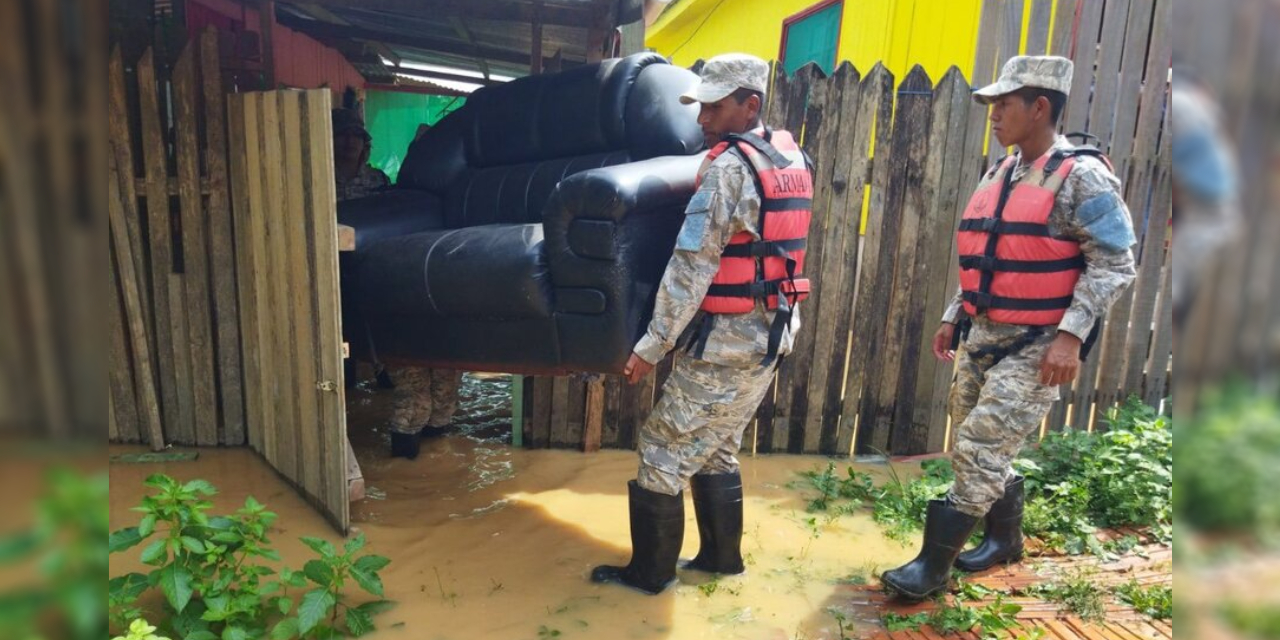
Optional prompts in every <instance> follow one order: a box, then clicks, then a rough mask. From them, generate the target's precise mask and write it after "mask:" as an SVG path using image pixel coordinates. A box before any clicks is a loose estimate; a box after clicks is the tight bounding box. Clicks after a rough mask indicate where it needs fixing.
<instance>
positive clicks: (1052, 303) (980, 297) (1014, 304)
mask: <svg viewBox="0 0 1280 640" xmlns="http://www.w3.org/2000/svg"><path fill="white" fill-rule="evenodd" d="M1074 299H1075V296H1062V297H1061V298H1006V297H1004V296H993V295H991V294H989V293H980V292H977V291H965V292H964V301H965V302H968V303H969V304H972V305H973V306H974V307H977V309H978V311H983V310H986V309H1007V310H1009V311H1055V310H1057V309H1066V308H1068V307H1070V306H1071V301H1072V300H1074Z"/></svg>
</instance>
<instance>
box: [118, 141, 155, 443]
mask: <svg viewBox="0 0 1280 640" xmlns="http://www.w3.org/2000/svg"><path fill="white" fill-rule="evenodd" d="M107 161H108V164H109V166H108V169H109V171H110V181H109V182H108V183H107V190H108V193H107V209H108V211H109V214H110V224H109V225H108V226H109V227H110V234H111V246H112V247H113V248H114V249H115V252H116V257H117V260H116V269H118V270H119V273H120V279H119V282H120V291H121V294H122V296H123V298H124V317H125V324H126V325H127V326H128V331H129V345H130V347H131V355H132V356H133V358H132V360H133V366H134V371H135V375H134V381H135V391H136V392H137V406H138V410H139V411H140V412H141V413H140V415H139V419H140V420H141V427H140V433H141V434H142V435H145V436H146V438H147V443H148V444H150V445H151V449H152V450H153V451H160V450H162V449H164V447H165V439H164V431H163V427H162V426H161V419H160V400H159V395H158V394H157V393H156V387H155V383H154V382H153V381H154V380H155V372H154V371H153V370H152V367H151V362H152V360H151V341H150V340H149V339H148V338H147V324H146V318H145V316H144V315H143V313H142V295H141V293H140V291H141V289H142V287H141V279H140V278H139V276H140V275H141V274H139V273H138V272H137V270H136V269H135V268H134V265H135V263H134V261H133V255H132V253H133V247H132V246H131V245H130V244H129V237H128V232H127V231H126V230H125V229H126V226H125V212H124V205H123V203H122V201H121V196H122V194H121V186H120V185H121V182H122V180H128V178H129V176H128V174H127V173H126V174H125V175H124V176H123V178H122V177H121V175H120V174H119V173H118V172H117V170H116V158H115V156H114V155H111V156H107Z"/></svg>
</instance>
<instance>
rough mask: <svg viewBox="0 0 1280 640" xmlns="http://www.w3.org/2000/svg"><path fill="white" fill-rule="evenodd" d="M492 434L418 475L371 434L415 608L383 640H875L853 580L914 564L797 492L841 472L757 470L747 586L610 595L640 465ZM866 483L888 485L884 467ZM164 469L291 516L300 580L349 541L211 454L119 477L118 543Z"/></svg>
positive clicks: (870, 613)
mask: <svg viewBox="0 0 1280 640" xmlns="http://www.w3.org/2000/svg"><path fill="white" fill-rule="evenodd" d="M361 393H366V395H370V396H372V395H375V394H373V393H372V392H361V391H355V392H353V395H354V396H355V398H354V402H353V403H352V405H353V408H352V416H353V423H359V422H363V421H364V418H367V417H368V416H369V415H373V414H380V413H381V412H382V411H384V409H383V408H379V407H380V405H383V404H384V403H382V402H380V401H377V400H376V399H375V400H370V401H369V402H367V403H362V397H361V396H360V395H359V394H361ZM365 399H368V398H365ZM362 416H363V417H362ZM481 422H484V421H479V422H477V423H476V424H475V425H472V426H473V427H475V428H471V429H468V431H469V432H470V433H471V435H464V434H455V435H452V436H448V437H444V438H438V439H433V440H424V441H423V452H422V455H421V456H420V457H419V458H418V459H417V460H414V461H406V460H391V459H388V458H387V457H386V456H385V448H384V447H385V445H384V444H383V443H382V435H381V434H380V433H379V432H376V431H371V430H367V429H366V430H364V431H357V430H356V428H354V427H353V440H354V441H355V442H356V449H357V455H358V457H359V459H360V462H361V466H362V468H363V471H364V476H365V479H366V482H367V483H368V485H369V493H370V495H371V497H370V498H369V499H366V500H364V501H361V502H358V503H355V504H353V505H352V522H353V526H354V527H355V529H356V530H358V531H362V532H364V533H365V534H366V536H367V537H368V540H369V544H368V547H367V549H368V551H369V552H372V553H378V554H381V555H385V556H387V557H389V558H391V564H390V566H388V567H387V568H386V569H384V570H383V572H382V573H383V580H384V582H385V584H386V592H387V597H388V598H389V599H392V600H395V601H397V602H398V606H397V607H396V608H395V609H393V610H392V611H390V612H388V613H386V614H383V615H382V616H380V617H379V618H378V620H377V622H378V625H379V631H378V632H376V634H375V635H374V636H372V637H373V638H376V639H379V640H381V639H389V638H414V639H424V640H446V639H448V640H453V639H467V640H472V639H485V640H488V639H494V640H538V639H540V638H546V637H558V638H566V639H569V638H593V639H596V638H598V639H602V640H605V639H607V640H613V639H629V638H675V639H680V640H686V639H688V640H692V639H697V638H708V639H712V638H714V639H717V640H718V639H738V638H741V639H768V640H775V639H776V640H781V639H784V638H786V639H796V638H804V639H808V640H818V639H827V638H840V637H841V635H840V629H839V626H838V624H837V622H836V614H837V613H838V614H839V615H841V616H843V617H845V618H846V619H848V620H849V621H850V622H848V623H846V627H845V633H846V634H847V635H848V637H861V636H866V635H868V634H869V633H870V632H871V631H873V630H874V625H875V618H876V615H877V613H876V612H875V611H874V610H873V608H870V607H867V606H865V599H866V592H865V590H861V589H856V588H854V587H851V586H847V585H844V584H842V583H840V580H841V579H843V578H847V577H849V576H850V575H853V574H861V575H865V576H873V575H875V574H876V573H877V572H878V570H880V569H883V568H888V567H891V566H895V565H897V564H899V563H901V562H903V561H906V560H908V559H910V557H911V556H912V555H913V554H914V549H910V548H906V547H903V546H902V545H900V544H898V543H896V542H893V541H889V540H887V539H885V538H884V537H883V535H882V534H881V532H880V530H879V528H878V526H877V525H875V524H874V523H872V522H871V520H870V518H869V517H868V516H867V515H865V514H859V515H854V516H842V517H829V516H826V515H824V514H818V515H817V516H816V518H815V516H814V515H813V514H809V513H806V512H805V506H806V498H805V496H806V495H807V493H806V492H804V491H802V490H800V489H797V488H788V487H787V485H788V483H791V482H792V481H794V480H795V479H796V473H797V472H798V471H804V470H810V469H815V468H819V467H823V468H825V464H826V461H825V460H823V459H821V458H816V457H801V456H767V457H758V458H746V459H744V460H743V465H742V467H743V468H742V471H743V482H744V485H745V488H746V494H747V498H746V502H745V520H746V523H747V525H746V534H745V536H744V540H743V551H744V554H745V555H746V561H747V573H746V574H745V575H743V576H735V577H727V578H724V579H721V580H720V581H719V582H718V583H717V584H714V585H712V584H707V583H708V581H709V580H710V579H711V578H710V577H709V576H707V575H706V574H700V573H696V572H689V573H686V574H684V575H682V576H681V580H682V582H681V583H680V584H679V585H677V586H676V587H675V588H673V589H671V590H668V591H667V592H666V593H663V594H661V595H659V596H655V597H650V596H645V595H641V594H638V593H635V592H632V591H630V590H627V589H624V588H620V587H616V586H601V585H595V584H592V583H590V582H589V581H588V580H587V575H588V574H589V573H590V571H591V568H592V567H593V566H595V565H597V564H601V563H625V562H626V560H627V558H628V557H629V553H630V539H629V533H628V531H629V529H628V519H627V499H626V483H627V481H628V480H629V479H631V478H633V477H634V476H635V470H636V457H635V454H634V453H632V452H625V451H606V452H601V453H597V454H589V455H588V454H582V453H576V452H564V451H528V450H516V449H512V448H511V447H509V446H508V445H507V444H505V443H504V442H503V440H505V439H506V438H507V437H508V435H509V434H506V433H502V432H501V431H500V430H498V429H496V427H495V425H493V424H480V423H481ZM117 450H124V449H123V448H120V449H117ZM843 467H844V464H843V463H841V464H840V469H843ZM862 470H866V471H870V472H872V473H873V474H876V475H877V480H878V481H879V480H882V474H883V472H884V468H883V467H874V466H872V467H863V468H862ZM155 472H164V473H168V474H170V475H173V476H175V477H178V478H181V479H189V478H195V477H201V478H205V479H207V480H209V481H210V482H212V483H214V485H215V486H217V487H218V488H219V489H220V490H221V495H219V496H218V497H217V499H216V500H215V503H216V505H217V506H216V511H219V512H221V511H229V510H232V509H234V508H235V507H237V506H239V505H240V504H241V503H242V502H243V500H244V498H245V497H246V496H248V495H253V496H254V497H255V498H257V499H258V500H260V501H262V502H264V503H265V504H267V506H268V507H269V508H270V509H272V510H273V511H276V512H277V513H279V514H280V518H279V520H278V523H277V531H276V532H275V534H274V538H273V540H274V542H275V544H276V546H277V548H278V549H279V550H280V552H281V555H282V556H283V558H284V563H285V564H287V565H289V566H290V567H293V568H298V567H300V566H301V565H302V564H303V563H304V562H305V561H306V560H307V559H308V558H309V557H310V551H309V550H307V549H306V548H305V547H303V546H302V545H301V544H300V543H298V542H297V538H298V536H303V535H319V536H323V537H327V538H329V539H334V538H336V536H335V535H334V533H333V531H332V530H331V529H330V528H329V526H328V525H327V524H326V523H325V521H324V520H323V519H322V518H321V517H320V516H318V515H317V514H316V513H315V512H313V511H312V509H311V508H310V507H309V506H308V505H307V504H306V503H304V502H303V501H302V500H301V499H300V498H298V497H297V496H296V495H295V494H294V493H293V491H292V490H291V489H290V488H288V487H287V486H286V485H285V484H284V483H283V482H281V481H280V480H279V479H278V478H277V477H276V476H275V475H274V473H273V472H272V471H271V470H270V469H269V468H268V467H267V466H266V465H265V464H264V463H263V462H262V461H261V460H260V459H259V458H258V457H257V456H256V455H255V454H254V453H252V452H251V451H249V450H247V449H243V450H203V451H202V452H201V455H200V459H199V460H197V461H195V462H183V463H171V464H146V465H143V464H116V465H112V467H111V487H112V493H111V526H112V528H113V529H115V528H118V527H123V526H128V525H130V524H132V523H133V522H134V520H135V518H136V516H135V514H132V513H131V512H130V511H129V508H130V507H133V506H135V505H136V504H137V502H138V500H139V498H140V497H141V495H142V486H141V483H142V480H143V479H144V478H145V477H146V476H147V475H149V474H151V473H155ZM686 511H687V513H688V524H687V526H686V533H685V544H684V552H685V555H686V557H687V556H690V555H692V554H693V553H695V552H696V550H697V544H698V542H697V528H696V524H695V521H694V518H693V509H692V505H691V504H690V505H689V506H688V508H687V509H686ZM133 557H134V556H133V554H129V555H128V556H121V557H113V558H112V562H111V571H112V574H113V575H117V574H119V573H122V572H125V571H131V570H139V569H141V567H140V566H139V565H137V564H136V563H135V562H133V561H131V559H132V558H133ZM859 599H861V600H862V601H863V602H862V603H860V602H859ZM860 604H863V605H864V606H859V605H860ZM833 612H835V613H833ZM849 624H852V625H854V628H852V629H850V628H849V626H848V625H849ZM557 631H558V632H559V634H558V635H555V634H554V632H557Z"/></svg>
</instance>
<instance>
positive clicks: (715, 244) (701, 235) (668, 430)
mask: <svg viewBox="0 0 1280 640" xmlns="http://www.w3.org/2000/svg"><path fill="white" fill-rule="evenodd" d="M759 212H760V195H759V193H758V192H757V191H756V187H755V184H754V182H753V179H752V176H751V169H750V168H749V167H748V166H747V165H746V164H744V163H743V162H742V160H741V159H739V158H738V157H737V156H736V155H735V154H731V153H725V154H722V155H720V156H719V157H718V158H716V160H715V161H714V162H712V163H711V165H710V166H709V167H707V168H706V170H705V172H704V173H703V176H702V184H701V187H700V188H699V190H698V193H696V194H694V197H693V199H692V200H690V203H689V207H688V208H687V210H686V211H685V222H684V225H683V227H682V228H681V230H680V235H679V237H678V238H677V240H676V247H675V252H674V253H673V254H672V256H671V261H670V262H669V263H668V265H667V270H666V273H665V274H664V275H663V277H662V284H661V285H660V287H659V289H658V299H657V302H656V304H655V306H654V311H653V320H652V321H651V322H650V323H649V328H648V331H647V332H646V334H645V335H644V337H643V338H641V339H640V342H639V343H638V344H637V345H636V347H635V353H636V355H638V356H640V357H641V358H642V359H644V360H645V361H646V362H650V363H656V362H658V361H660V360H662V358H663V356H664V355H665V354H666V353H667V352H669V351H671V350H672V349H673V348H675V346H676V343H677V342H678V341H679V337H680V335H681V334H682V333H683V332H684V331H685V329H686V328H687V327H689V325H690V323H691V322H692V321H693V319H694V317H695V316H696V315H697V314H698V308H699V307H700V306H701V304H702V299H703V297H704V296H705V295H706V292H707V289H708V287H709V286H710V285H711V281H712V279H713V278H714V277H715V275H716V272H717V271H718V270H719V268H720V254H721V253H722V252H723V251H724V248H725V246H727V245H728V243H729V239H730V238H731V237H732V236H733V234H735V233H738V232H741V231H745V232H748V233H750V234H751V235H752V236H753V237H754V238H755V239H757V240H759V239H760V237H761V236H760V233H759V230H757V229H756V224H757V219H758V217H759ZM773 316H774V312H773V311H769V310H768V309H767V308H765V306H764V304H763V302H758V303H757V304H756V310H755V311H754V312H751V313H745V314H737V315H717V316H716V317H715V323H714V325H713V327H714V328H713V329H712V330H711V332H710V334H709V335H708V337H707V341H706V348H705V350H704V351H703V353H702V356H701V357H700V358H695V357H693V356H691V355H688V354H686V353H683V352H681V353H679V354H677V357H676V361H675V366H674V367H673V369H672V371H671V376H670V377H669V378H668V379H667V382H666V385H664V386H663V388H662V390H663V395H662V399H661V400H659V401H658V404H657V406H656V407H654V409H653V412H652V413H651V414H650V415H649V418H648V419H647V420H646V421H645V423H644V425H643V426H642V427H641V428H640V436H639V440H640V445H639V453H640V471H639V474H638V476H637V481H638V483H639V485H640V487H641V488H643V489H646V490H649V491H654V492H657V493H662V494H666V495H672V496H674V495H678V494H679V493H680V492H681V491H682V490H683V488H684V486H685V485H686V484H687V483H688V482H689V479H690V478H691V477H692V476H693V475H694V474H695V473H704V474H705V473H714V474H724V473H734V472H736V471H737V470H738V459H737V456H736V454H737V452H738V449H739V448H740V447H741V445H742V433H743V431H744V430H745V429H746V426H747V424H748V422H750V419H751V416H752V415H753V414H754V413H755V410H756V408H757V407H758V406H759V405H760V401H761V399H763V398H764V394H765V392H766V391H767V390H768V388H769V383H770V381H771V380H772V378H773V372H774V370H775V368H776V366H775V365H768V366H766V365H762V364H761V361H762V360H763V359H764V356H765V354H766V353H767V351H768V338H769V326H770V325H771V324H772V322H773ZM799 328H800V313H799V309H796V311H795V314H794V315H793V316H792V318H791V324H790V327H789V331H787V332H785V335H784V336H783V338H782V343H781V345H780V347H779V350H778V353H779V355H785V354H787V353H790V351H791V347H792V339H793V336H794V335H795V332H796V331H797V330H798V329H799Z"/></svg>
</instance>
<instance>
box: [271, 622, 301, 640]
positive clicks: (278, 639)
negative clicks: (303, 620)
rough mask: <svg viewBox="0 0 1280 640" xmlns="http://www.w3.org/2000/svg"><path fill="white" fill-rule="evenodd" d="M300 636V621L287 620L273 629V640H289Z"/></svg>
mask: <svg viewBox="0 0 1280 640" xmlns="http://www.w3.org/2000/svg"><path fill="white" fill-rule="evenodd" d="M296 635H298V619H297V618H285V619H284V620H281V621H280V622H278V623H276V626H275V627H274V628H272V629H271V640H289V638H292V637H294V636H296Z"/></svg>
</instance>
